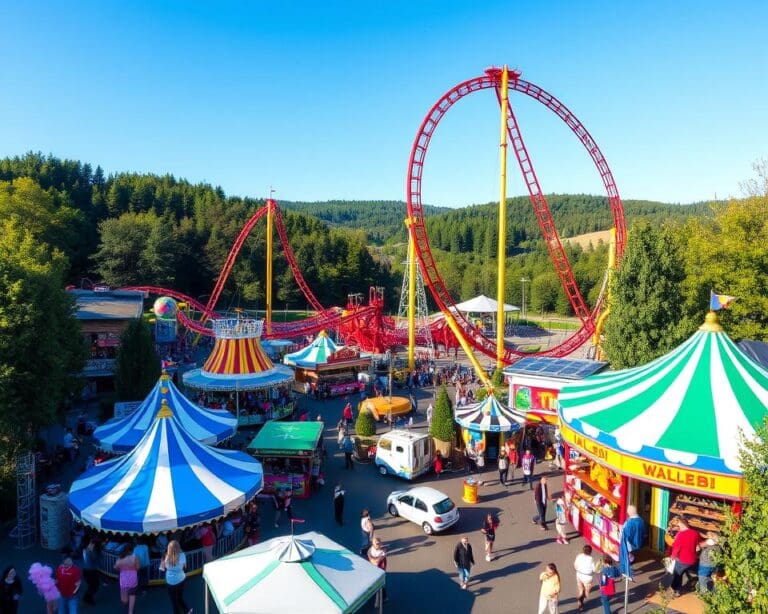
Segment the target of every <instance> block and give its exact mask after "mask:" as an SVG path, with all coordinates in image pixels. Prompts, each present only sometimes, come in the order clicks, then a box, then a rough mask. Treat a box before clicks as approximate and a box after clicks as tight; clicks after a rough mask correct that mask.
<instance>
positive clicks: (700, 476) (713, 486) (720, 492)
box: [561, 425, 744, 499]
mask: <svg viewBox="0 0 768 614" xmlns="http://www.w3.org/2000/svg"><path fill="white" fill-rule="evenodd" d="M561 432H562V435H563V439H564V440H565V441H567V442H568V443H569V444H570V445H572V446H573V447H574V448H576V449H578V450H579V451H580V452H582V453H583V454H586V455H587V456H589V457H590V458H592V459H593V460H595V461H597V462H598V463H600V464H601V465H605V466H606V467H609V468H610V469H613V470H614V471H618V472H619V473H621V474H623V475H627V476H629V477H632V478H635V479H638V480H640V481H641V482H649V483H652V484H657V485H660V486H667V487H671V488H674V489H675V490H683V491H686V492H697V493H701V494H706V495H713V496H716V497H721V498H725V499H741V498H742V497H743V495H744V493H743V484H744V481H743V480H742V478H741V477H739V476H732V475H724V474H722V473H713V472H711V471H700V470H697V469H689V468H687V467H680V466H675V465H668V464H666V463H659V462H657V461H653V460H647V459H642V458H637V457H636V456H631V455H629V454H625V453H623V452H619V451H617V450H614V449H612V448H608V447H606V446H604V445H601V444H599V443H597V442H595V441H593V440H591V439H589V438H588V437H585V436H584V435H582V434H580V433H577V432H576V431H574V430H573V429H571V428H568V427H567V426H565V425H563V426H562V427H561Z"/></svg>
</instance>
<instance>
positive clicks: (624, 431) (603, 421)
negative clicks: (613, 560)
mask: <svg viewBox="0 0 768 614" xmlns="http://www.w3.org/2000/svg"><path fill="white" fill-rule="evenodd" d="M558 404H559V415H560V420H561V433H562V437H563V440H564V442H565V443H566V476H565V490H566V502H567V503H568V505H569V517H570V519H571V521H572V522H573V524H574V526H575V527H576V528H577V529H578V530H579V531H580V532H581V533H582V535H584V537H585V538H586V539H587V540H588V541H590V542H591V543H592V544H593V545H595V546H597V547H598V548H600V549H601V550H602V551H604V552H608V553H610V554H613V555H615V556H618V536H619V531H620V526H621V524H622V523H623V522H624V515H625V513H626V507H627V505H629V504H634V505H635V506H636V507H637V509H638V512H639V514H640V515H641V516H642V517H644V519H645V520H646V522H647V523H648V525H649V527H650V529H651V530H650V540H651V542H650V544H649V545H650V546H651V547H652V548H654V549H656V550H664V548H665V545H668V544H669V538H670V535H669V534H670V533H671V532H674V530H675V526H674V518H675V517H676V516H683V517H685V518H686V520H687V521H688V523H689V525H690V526H691V527H692V528H694V529H696V530H698V531H699V532H700V533H701V534H702V535H707V534H717V533H718V532H719V531H720V530H721V528H722V525H723V522H724V521H725V516H726V512H727V510H728V509H729V508H731V509H733V510H735V511H739V510H740V506H741V501H742V500H743V498H744V481H743V479H742V474H741V467H740V464H739V437H740V433H741V432H743V433H744V435H745V436H746V437H749V436H751V435H752V434H753V433H754V431H755V427H757V426H758V425H760V424H761V423H762V421H763V419H764V418H765V417H766V416H767V415H768V371H766V370H764V369H763V368H762V367H760V366H759V365H758V364H757V363H755V362H753V361H752V360H751V359H750V358H749V357H747V356H746V355H745V354H744V353H743V352H741V351H740V350H739V348H738V347H737V346H736V345H735V344H734V343H733V341H731V339H730V338H729V337H728V336H727V335H726V334H725V333H724V332H723V330H722V328H721V327H720V325H719V324H718V323H717V319H716V317H715V314H714V313H710V314H708V316H707V322H706V323H705V324H704V325H703V326H702V327H701V328H700V329H699V331H698V332H696V333H695V334H694V335H693V336H692V337H691V338H689V339H688V340H687V341H686V342H685V343H683V344H682V345H681V346H679V347H678V348H676V349H675V350H673V351H672V352H670V353H669V354H666V355H665V356H662V357H661V358H658V359H656V360H654V361H652V362H650V363H648V364H647V365H643V366H641V367H636V368H633V369H626V370H623V371H615V372H608V373H604V374H598V375H595V376H592V377H588V378H586V379H584V380H583V381H581V382H579V383H576V384H572V385H569V386H567V387H565V388H563V389H562V390H561V391H560V395H559V399H558Z"/></svg>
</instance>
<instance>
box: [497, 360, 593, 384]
mask: <svg viewBox="0 0 768 614" xmlns="http://www.w3.org/2000/svg"><path fill="white" fill-rule="evenodd" d="M607 365H608V363H607V362H600V361H598V360H574V359H571V358H548V357H546V356H530V357H527V358H523V359H521V360H518V361H517V362H516V363H513V364H511V365H510V366H508V367H506V368H505V369H504V375H538V376H541V377H559V378H561V379H574V380H575V379H583V378H585V377H587V376H589V375H592V374H593V373H597V372H598V371H600V370H601V369H603V368H604V367H605V366H607Z"/></svg>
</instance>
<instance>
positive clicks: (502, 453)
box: [498, 448, 509, 488]
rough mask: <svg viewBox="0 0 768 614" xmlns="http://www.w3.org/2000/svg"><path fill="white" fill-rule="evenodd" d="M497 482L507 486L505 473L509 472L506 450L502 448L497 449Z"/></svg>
mask: <svg viewBox="0 0 768 614" xmlns="http://www.w3.org/2000/svg"><path fill="white" fill-rule="evenodd" d="M498 463H499V483H500V484H501V485H502V486H504V488H506V487H507V486H508V484H507V473H508V472H509V458H508V457H507V452H506V450H504V448H502V449H501V450H499V459H498Z"/></svg>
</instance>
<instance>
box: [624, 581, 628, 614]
mask: <svg viewBox="0 0 768 614" xmlns="http://www.w3.org/2000/svg"><path fill="white" fill-rule="evenodd" d="M628 608H629V576H624V614H627V610H628Z"/></svg>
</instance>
